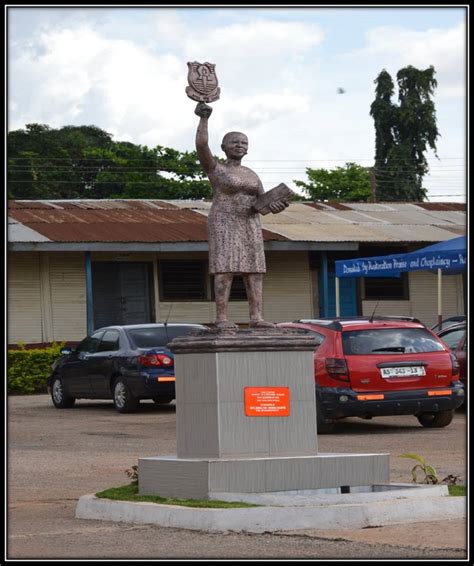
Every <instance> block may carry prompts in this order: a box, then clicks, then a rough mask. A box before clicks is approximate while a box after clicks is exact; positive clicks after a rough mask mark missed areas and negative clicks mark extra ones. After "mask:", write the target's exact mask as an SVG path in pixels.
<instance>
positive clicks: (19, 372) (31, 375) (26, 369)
mask: <svg viewBox="0 0 474 566" xmlns="http://www.w3.org/2000/svg"><path fill="white" fill-rule="evenodd" d="M63 347H64V343H61V344H57V343H53V344H52V345H51V346H48V347H47V348H37V349H31V350H27V349H26V348H24V347H22V346H20V348H19V349H18V350H8V355H7V389H8V393H46V392H47V386H46V380H47V378H48V376H49V374H50V373H51V365H52V364H53V362H55V361H56V360H57V359H58V358H59V357H60V356H61V352H60V350H61V348H63Z"/></svg>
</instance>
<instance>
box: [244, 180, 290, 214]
mask: <svg viewBox="0 0 474 566" xmlns="http://www.w3.org/2000/svg"><path fill="white" fill-rule="evenodd" d="M294 194H295V193H294V192H293V191H292V190H291V189H290V188H289V187H287V186H286V185H285V183H280V184H279V185H278V186H276V187H274V188H273V189H271V190H269V191H267V192H266V193H263V195H260V196H259V197H258V199H257V201H256V203H255V204H254V205H253V207H254V209H255V210H256V211H257V212H259V213H260V214H268V213H269V212H271V210H270V208H269V205H270V204H271V203H273V202H279V201H283V202H288V201H289V200H290V199H291V197H292V196H293V195H294Z"/></svg>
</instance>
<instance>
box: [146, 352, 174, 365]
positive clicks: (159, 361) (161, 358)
mask: <svg viewBox="0 0 474 566" xmlns="http://www.w3.org/2000/svg"><path fill="white" fill-rule="evenodd" d="M138 363H139V364H140V365H142V366H148V367H149V366H152V367H165V368H170V367H172V366H173V358H170V357H169V356H167V355H166V354H147V355H146V356H138Z"/></svg>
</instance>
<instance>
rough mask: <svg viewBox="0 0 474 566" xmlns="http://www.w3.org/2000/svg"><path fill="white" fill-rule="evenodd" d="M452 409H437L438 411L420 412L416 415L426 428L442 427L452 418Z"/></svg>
mask: <svg viewBox="0 0 474 566" xmlns="http://www.w3.org/2000/svg"><path fill="white" fill-rule="evenodd" d="M453 417H454V411H453V410H452V411H439V412H438V413H421V415H417V417H416V418H417V419H418V422H419V423H420V424H421V425H423V426H424V427H427V428H442V427H444V426H448V424H449V423H450V422H451V421H452V420H453Z"/></svg>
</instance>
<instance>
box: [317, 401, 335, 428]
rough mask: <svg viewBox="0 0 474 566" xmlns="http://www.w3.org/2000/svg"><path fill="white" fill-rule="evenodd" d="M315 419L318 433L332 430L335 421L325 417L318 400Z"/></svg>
mask: <svg viewBox="0 0 474 566" xmlns="http://www.w3.org/2000/svg"><path fill="white" fill-rule="evenodd" d="M316 419H317V426H318V434H330V433H331V432H333V430H334V426H335V425H336V422H335V421H332V420H330V419H327V418H326V416H325V413H324V409H323V406H322V405H321V403H319V402H318V401H317V402H316Z"/></svg>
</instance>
